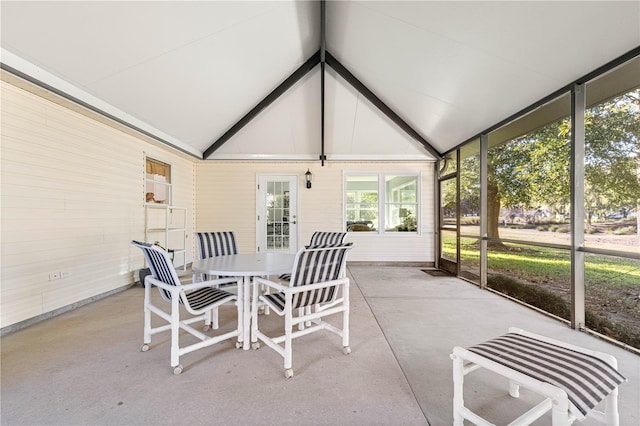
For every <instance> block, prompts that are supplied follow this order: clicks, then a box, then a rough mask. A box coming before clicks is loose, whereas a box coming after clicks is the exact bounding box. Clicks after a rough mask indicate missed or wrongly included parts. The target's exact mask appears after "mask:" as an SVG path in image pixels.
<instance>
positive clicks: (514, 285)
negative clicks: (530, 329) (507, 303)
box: [487, 275, 571, 319]
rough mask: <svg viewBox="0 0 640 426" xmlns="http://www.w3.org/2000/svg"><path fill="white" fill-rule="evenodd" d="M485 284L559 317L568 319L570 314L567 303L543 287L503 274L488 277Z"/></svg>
mask: <svg viewBox="0 0 640 426" xmlns="http://www.w3.org/2000/svg"><path fill="white" fill-rule="evenodd" d="M487 285H488V286H489V287H490V288H492V289H494V290H496V291H499V292H500V293H504V294H506V295H507V296H511V297H513V298H515V299H518V300H521V301H523V302H525V303H528V304H529V305H533V306H535V307H537V308H540V309H543V310H545V311H547V312H549V313H550V314H553V315H556V316H558V317H560V318H566V319H568V318H570V316H571V309H570V308H569V306H568V303H567V302H565V301H564V300H563V299H562V298H561V297H560V296H558V295H557V294H554V293H551V292H550V291H548V290H545V289H544V288H541V287H537V286H534V285H527V284H524V283H521V282H520V281H518V280H516V279H513V278H509V277H506V276H504V275H497V276H493V277H491V278H489V279H488V282H487Z"/></svg>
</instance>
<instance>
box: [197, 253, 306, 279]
mask: <svg viewBox="0 0 640 426" xmlns="http://www.w3.org/2000/svg"><path fill="white" fill-rule="evenodd" d="M295 258H296V255H295V254H291V253H243V254H231V255H227V256H214V257H209V258H206V259H202V260H194V261H193V263H192V265H191V269H192V270H193V272H198V273H203V274H210V275H227V276H234V277H239V276H258V275H279V274H284V273H287V272H291V269H292V268H293V261H294V260H295Z"/></svg>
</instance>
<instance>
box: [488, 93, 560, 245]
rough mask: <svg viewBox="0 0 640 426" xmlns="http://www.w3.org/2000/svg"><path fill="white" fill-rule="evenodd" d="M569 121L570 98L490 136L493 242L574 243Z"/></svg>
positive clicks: (490, 205)
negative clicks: (506, 240)
mask: <svg viewBox="0 0 640 426" xmlns="http://www.w3.org/2000/svg"><path fill="white" fill-rule="evenodd" d="M569 117H570V102H569V95H568V94H567V95H565V96H562V97H560V98H558V99H556V100H554V101H552V102H550V103H548V104H546V105H544V106H542V107H540V108H539V109H537V110H535V111H534V112H532V113H531V114H529V115H527V116H524V117H522V118H521V119H519V120H516V121H514V122H513V123H511V124H509V125H508V126H506V127H505V128H503V129H499V130H496V131H495V132H493V133H491V134H490V135H489V153H488V154H489V158H488V163H487V166H488V176H487V178H488V184H487V198H488V206H487V220H488V229H487V233H488V237H489V238H505V239H514V240H522V241H535V242H545V243H554V244H561V245H564V244H566V245H569V244H570V241H571V238H570V233H569V231H570V217H569V213H570V208H571V203H570V201H571V191H570V176H571V175H570V153H571V133H570V130H571V123H570V120H569ZM545 123H549V124H545ZM540 126H541V127H540Z"/></svg>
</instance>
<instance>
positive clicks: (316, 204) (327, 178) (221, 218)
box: [195, 161, 435, 262]
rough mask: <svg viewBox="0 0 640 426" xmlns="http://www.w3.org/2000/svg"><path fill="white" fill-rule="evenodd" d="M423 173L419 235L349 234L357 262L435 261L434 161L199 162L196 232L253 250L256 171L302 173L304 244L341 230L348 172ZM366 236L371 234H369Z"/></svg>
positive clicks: (300, 191)
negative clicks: (228, 237)
mask: <svg viewBox="0 0 640 426" xmlns="http://www.w3.org/2000/svg"><path fill="white" fill-rule="evenodd" d="M307 168H309V169H310V170H311V172H312V173H313V179H312V180H313V181H312V188H311V189H307V188H306V187H305V185H304V172H305V171H306V170H307ZM353 171H372V172H376V173H377V172H389V173H393V172H403V171H405V172H420V173H421V176H422V183H421V191H422V193H421V204H422V210H421V220H422V229H421V234H420V235H415V234H406V235H404V234H393V235H389V234H387V235H373V234H366V233H357V232H352V233H350V235H349V237H348V240H349V241H353V242H354V243H355V247H354V249H353V250H352V252H351V253H350V255H349V259H350V260H352V261H372V262H434V260H435V249H434V247H435V246H434V223H435V216H434V214H435V210H434V206H435V205H434V185H433V173H434V163H431V162H420V163H418V162H366V163H347V162H327V163H325V166H324V167H321V166H320V165H319V164H318V163H317V162H314V163H306V162H299V163H297V162H296V163H292V162H285V163H276V162H261V161H255V162H240V161H229V162H224V161H215V162H200V163H199V164H198V165H197V169H196V191H195V193H196V230H197V231H198V232H205V231H222V230H232V231H234V232H236V238H237V239H238V245H239V250H240V251H241V252H251V251H253V250H255V246H256V214H255V212H256V205H255V203H256V190H257V189H256V175H258V174H283V175H287V174H297V175H299V176H300V186H299V188H300V189H299V212H298V213H299V214H298V225H299V226H298V230H299V233H300V241H301V244H304V242H306V241H309V239H310V238H311V235H312V234H313V232H314V231H317V230H323V231H342V230H344V221H343V186H344V184H343V179H344V178H343V176H344V173H345V172H353ZM365 234H366V235H365Z"/></svg>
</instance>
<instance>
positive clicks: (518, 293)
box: [487, 275, 640, 348]
mask: <svg viewBox="0 0 640 426" xmlns="http://www.w3.org/2000/svg"><path fill="white" fill-rule="evenodd" d="M487 286H488V287H489V288H492V289H494V290H496V291H497V292H500V293H503V294H506V295H507V296H510V297H513V298H514V299H518V300H520V301H522V302H524V303H527V304H529V305H531V306H535V307H536V308H539V309H542V310H543V311H545V312H549V313H550V314H553V315H555V316H557V317H560V318H564V319H569V317H570V315H571V307H570V305H569V302H567V301H566V300H564V299H563V298H561V297H560V296H558V295H556V294H554V293H552V292H550V291H548V290H546V289H544V288H541V287H538V286H535V285H528V284H525V283H522V282H520V281H518V280H516V279H513V278H510V277H507V276H504V275H494V276H491V277H489V278H488V279H487ZM585 322H586V326H587V328H589V329H591V330H594V331H596V332H598V333H600V334H604V335H605V336H608V337H611V338H613V339H616V340H618V341H620V342H623V343H626V344H628V345H630V346H633V347H635V348H640V333H637V332H635V331H633V330H632V329H631V328H630V327H628V326H626V325H624V324H622V323H614V322H612V321H611V320H609V319H608V318H606V317H604V316H602V315H598V314H596V313H594V312H593V311H591V310H590V309H587V310H586V311H585Z"/></svg>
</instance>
